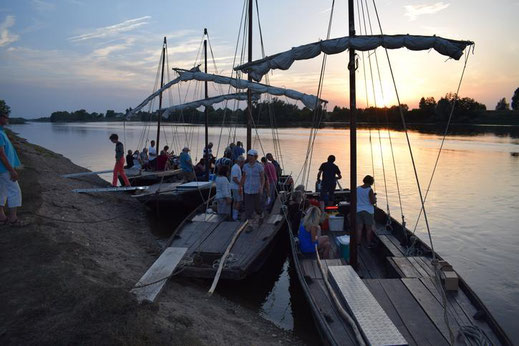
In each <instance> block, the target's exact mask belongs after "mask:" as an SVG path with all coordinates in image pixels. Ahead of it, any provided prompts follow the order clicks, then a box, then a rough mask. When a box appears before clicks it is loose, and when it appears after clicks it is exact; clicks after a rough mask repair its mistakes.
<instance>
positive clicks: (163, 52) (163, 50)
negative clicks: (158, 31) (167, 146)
mask: <svg viewBox="0 0 519 346" xmlns="http://www.w3.org/2000/svg"><path fill="white" fill-rule="evenodd" d="M166 46H167V43H166V36H164V43H163V44H162V74H161V76H160V88H161V89H162V87H163V86H164V65H165V61H166ZM161 118H162V91H161V92H160V94H159V111H158V121H157V146H156V147H155V148H156V149H157V155H158V154H159V141H160V119H161Z"/></svg>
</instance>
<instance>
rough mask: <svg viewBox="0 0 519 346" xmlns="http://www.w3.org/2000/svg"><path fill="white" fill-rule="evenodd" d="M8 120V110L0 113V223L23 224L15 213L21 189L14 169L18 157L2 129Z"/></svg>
mask: <svg viewBox="0 0 519 346" xmlns="http://www.w3.org/2000/svg"><path fill="white" fill-rule="evenodd" d="M8 121H9V113H8V112H3V113H2V114H0V223H3V224H9V225H11V226H23V224H22V222H21V221H20V220H19V219H18V217H17V215H16V208H19V207H21V206H22V191H21V190H20V185H18V173H17V172H16V170H15V168H16V167H19V166H20V159H18V155H17V154H16V150H15V149H14V147H13V144H12V143H11V141H10V140H9V137H7V134H6V133H5V131H4V126H5V125H7V123H8ZM5 207H7V208H8V210H9V212H8V214H9V216H7V215H6V214H5V210H4V208H5Z"/></svg>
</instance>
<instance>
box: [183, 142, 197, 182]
mask: <svg viewBox="0 0 519 346" xmlns="http://www.w3.org/2000/svg"><path fill="white" fill-rule="evenodd" d="M189 151H190V150H189V148H188V147H184V149H182V152H181V153H180V158H179V161H180V169H182V175H183V176H184V179H185V180H187V181H193V180H194V179H195V174H194V172H193V162H192V161H191V156H190V155H189Z"/></svg>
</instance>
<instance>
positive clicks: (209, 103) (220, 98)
mask: <svg viewBox="0 0 519 346" xmlns="http://www.w3.org/2000/svg"><path fill="white" fill-rule="evenodd" d="M259 98H260V95H259V94H252V99H253V100H254V101H257V100H259ZM226 100H238V101H247V93H235V94H226V95H219V96H215V97H209V98H206V99H201V100H196V101H192V102H187V103H183V104H180V105H174V106H171V107H168V108H165V109H163V111H164V112H163V113H162V116H163V117H164V118H167V116H168V115H169V114H171V113H173V112H175V111H181V110H184V109H188V108H198V107H200V106H206V107H209V106H212V105H213V104H215V103H220V102H223V101H226Z"/></svg>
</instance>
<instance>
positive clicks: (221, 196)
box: [214, 166, 232, 216]
mask: <svg viewBox="0 0 519 346" xmlns="http://www.w3.org/2000/svg"><path fill="white" fill-rule="evenodd" d="M228 171H229V167H228V166H221V167H220V169H219V170H218V176H217V177H216V181H215V182H216V196H215V197H214V198H215V200H216V205H217V208H218V209H217V210H218V214H220V215H226V216H229V215H230V214H231V203H232V199H231V186H230V184H229V179H228V178H227V173H228Z"/></svg>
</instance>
